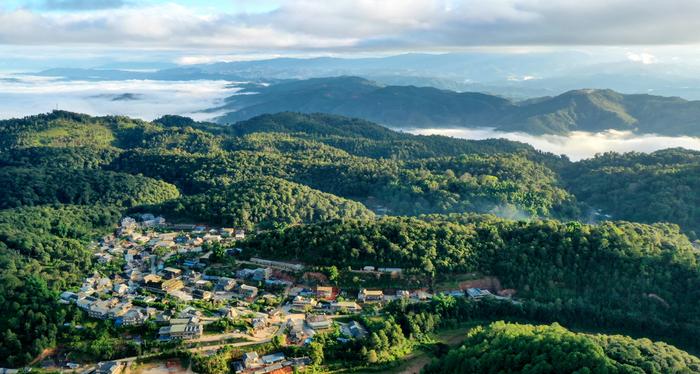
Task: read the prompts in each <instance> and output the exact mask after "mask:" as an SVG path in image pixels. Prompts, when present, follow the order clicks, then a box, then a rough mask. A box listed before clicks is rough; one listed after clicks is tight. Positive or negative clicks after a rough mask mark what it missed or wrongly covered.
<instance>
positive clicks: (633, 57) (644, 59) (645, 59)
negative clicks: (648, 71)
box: [627, 52, 659, 65]
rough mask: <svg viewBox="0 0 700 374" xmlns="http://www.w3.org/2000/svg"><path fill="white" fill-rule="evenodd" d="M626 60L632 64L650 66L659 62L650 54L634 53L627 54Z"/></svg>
mask: <svg viewBox="0 0 700 374" xmlns="http://www.w3.org/2000/svg"><path fill="white" fill-rule="evenodd" d="M627 59H628V60H630V61H632V62H639V63H642V64H644V65H650V64H655V63H657V62H659V60H658V59H657V58H656V56H654V55H652V54H651V53H646V52H642V53H634V52H627Z"/></svg>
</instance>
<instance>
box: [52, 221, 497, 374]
mask: <svg viewBox="0 0 700 374" xmlns="http://www.w3.org/2000/svg"><path fill="white" fill-rule="evenodd" d="M245 238H246V232H245V230H242V229H236V228H226V227H210V226H205V225H195V224H175V223H168V222H166V220H165V219H164V218H163V217H156V216H154V215H152V214H142V215H139V216H137V217H124V218H123V219H122V220H121V224H120V226H119V227H118V228H117V230H116V231H115V232H114V233H113V234H112V235H108V236H105V237H104V238H102V239H101V240H100V241H99V243H96V244H95V245H94V256H95V259H96V261H97V262H98V263H99V264H100V265H101V270H100V271H95V272H94V273H93V274H90V275H89V276H87V277H86V278H85V279H84V281H83V284H82V286H81V287H80V288H79V289H74V290H66V291H65V292H63V293H62V294H61V295H60V298H61V300H60V301H61V302H63V303H66V304H69V303H73V304H75V305H76V306H77V307H78V308H80V309H82V310H83V311H85V312H86V313H87V314H88V315H89V316H90V317H91V318H95V319H101V320H110V321H113V323H114V324H115V326H118V327H130V326H141V325H144V324H146V323H151V322H152V323H156V324H157V326H159V328H158V332H157V336H153V337H142V339H155V340H157V341H159V342H164V343H166V342H201V341H205V342H208V343H213V342H217V341H220V342H225V341H227V340H228V339H232V338H235V339H240V340H243V341H246V340H250V341H257V342H265V341H270V340H271V339H272V338H273V337H275V336H280V335H284V337H285V340H286V342H287V344H293V345H305V344H309V343H310V342H311V341H312V340H313V337H314V335H316V334H317V333H318V332H323V331H328V330H330V329H333V328H338V329H339V331H340V332H341V334H342V336H344V338H342V339H346V340H352V339H362V338H364V337H365V336H366V335H367V330H366V328H365V327H363V326H362V324H361V323H359V322H358V320H354V319H350V320H345V318H343V319H344V322H341V321H340V320H338V321H335V320H336V319H340V318H341V317H348V316H353V315H358V314H359V313H361V312H362V311H363V308H367V307H370V306H371V307H372V308H374V309H373V310H376V308H377V307H381V305H383V304H385V303H387V302H390V301H393V300H396V299H400V298H404V299H407V300H409V301H411V302H422V301H428V300H430V299H431V298H432V295H431V294H430V293H429V292H427V289H426V288H421V289H415V290H394V291H387V290H382V289H365V288H362V289H360V290H359V292H358V293H357V294H354V293H352V294H350V293H349V292H348V291H347V290H343V289H340V288H339V287H337V286H333V285H330V284H319V283H318V279H315V278H311V280H309V278H307V277H305V276H304V275H307V274H317V273H313V272H306V271H307V270H309V271H310V270H313V269H307V268H306V266H305V265H303V264H299V263H290V262H283V261H276V260H272V259H261V258H256V257H252V258H248V259H244V258H242V254H241V252H242V250H241V249H240V248H238V247H237V242H238V241H241V240H244V239H245ZM355 271H356V272H358V273H368V274H375V273H376V274H389V275H390V276H391V277H398V278H400V277H401V276H402V271H403V270H402V269H400V268H382V267H375V266H372V265H367V266H365V267H363V268H362V269H357V270H355ZM443 293H444V294H448V295H451V296H457V297H469V298H472V299H480V298H483V297H486V296H492V297H497V298H500V299H504V297H502V296H498V295H493V294H492V293H491V292H490V291H489V290H487V289H479V288H468V289H466V290H461V289H456V290H451V291H447V292H443ZM279 355H281V353H280V354H279ZM279 355H277V356H275V355H268V356H262V357H258V356H257V353H255V352H249V354H246V355H245V356H244V358H243V360H242V361H241V362H239V363H237V365H236V372H239V373H243V372H256V373H257V372H271V371H270V370H268V369H270V368H276V369H280V368H283V367H287V366H288V367H295V366H299V365H304V363H305V362H306V361H305V359H303V358H295V359H291V360H287V359H285V358H284V356H283V355H282V356H279ZM71 365H72V366H75V365H76V364H71ZM100 367H101V366H98V367H97V369H96V371H97V372H98V374H99V371H100V369H99V368H100ZM109 367H110V368H111V369H110V370H112V369H115V368H118V366H117V367H113V366H109ZM115 370H116V369H115ZM266 370H267V371H266ZM109 374H115V373H114V372H112V371H110V373H109Z"/></svg>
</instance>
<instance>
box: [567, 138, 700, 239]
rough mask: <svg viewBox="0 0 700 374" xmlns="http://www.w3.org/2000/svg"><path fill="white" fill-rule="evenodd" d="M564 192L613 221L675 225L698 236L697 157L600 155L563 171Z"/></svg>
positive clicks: (695, 154)
mask: <svg viewBox="0 0 700 374" xmlns="http://www.w3.org/2000/svg"><path fill="white" fill-rule="evenodd" d="M565 179H566V181H567V185H568V186H569V189H570V190H571V191H572V192H573V193H574V194H575V195H576V196H577V197H578V198H579V199H581V200H583V201H585V202H586V203H588V204H589V205H591V206H592V207H594V208H597V209H600V210H601V211H602V213H603V214H610V215H611V216H612V218H614V219H626V220H632V221H638V222H649V223H651V222H661V221H663V222H674V223H677V224H679V225H681V227H682V228H683V229H684V230H686V232H689V233H690V232H691V231H693V232H694V233H692V234H691V235H692V236H693V237H695V234H696V233H700V209H698V208H699V207H700V194H698V193H697V191H700V154H699V153H698V152H693V151H687V150H682V149H669V150H664V151H658V152H654V153H651V154H644V153H625V154H616V153H605V154H602V155H598V156H597V157H595V158H593V159H590V160H584V161H581V162H579V163H576V164H573V165H571V166H570V167H569V168H568V170H567V171H565Z"/></svg>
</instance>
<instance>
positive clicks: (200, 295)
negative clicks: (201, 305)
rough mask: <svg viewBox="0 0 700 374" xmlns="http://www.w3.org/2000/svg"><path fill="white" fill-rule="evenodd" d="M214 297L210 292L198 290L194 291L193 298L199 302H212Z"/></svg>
mask: <svg viewBox="0 0 700 374" xmlns="http://www.w3.org/2000/svg"><path fill="white" fill-rule="evenodd" d="M212 296H213V295H212V293H211V292H210V291H205V290H201V289H198V288H196V289H194V290H192V297H193V298H195V299H197V300H211V298H212Z"/></svg>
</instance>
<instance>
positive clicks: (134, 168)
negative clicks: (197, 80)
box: [0, 111, 700, 371]
mask: <svg viewBox="0 0 700 374" xmlns="http://www.w3.org/2000/svg"><path fill="white" fill-rule="evenodd" d="M699 163H700V154H699V153H697V152H692V151H687V150H683V149H671V150H665V151H658V152H654V153H651V154H641V153H628V154H612V153H608V154H603V155H599V156H597V157H595V158H593V159H590V160H584V161H580V162H571V161H570V160H568V159H567V158H565V157H562V156H557V155H553V154H548V153H543V152H539V151H537V150H535V149H534V148H532V147H531V146H529V145H526V144H522V143H517V142H512V141H507V140H483V141H470V140H460V139H453V138H448V137H440V136H415V135H409V134H404V133H400V132H395V131H392V130H389V129H387V128H384V127H382V126H379V125H377V124H374V123H371V122H367V121H364V120H358V119H352V118H345V117H339V116H334V115H327V114H298V113H280V114H275V115H263V116H260V117H255V118H252V119H250V120H247V121H244V122H240V123H237V124H233V125H230V126H226V125H218V124H213V123H207V122H196V121H193V120H191V119H188V118H184V117H178V116H165V117H163V118H160V119H158V120H155V121H152V122H148V121H142V120H136V119H130V118H127V117H122V116H108V117H92V116H88V115H83V114H76V113H70V112H63V111H54V112H52V113H49V114H43V115H37V116H31V117H27V118H23V119H12V120H4V121H0V185H2V186H3V187H4V191H3V192H4V193H3V194H2V196H0V278H2V281H0V313H2V314H3V315H5V316H9V317H8V318H5V319H2V320H0V331H1V332H2V334H3V337H4V339H2V340H1V341H0V366H3V367H18V366H22V365H24V364H26V363H28V362H30V361H31V360H32V359H33V358H34V357H36V356H37V355H38V354H39V353H40V352H42V351H43V350H44V349H46V348H50V347H53V346H55V345H56V344H58V343H60V342H61V339H62V336H63V335H62V326H63V324H64V323H66V322H71V321H72V318H73V317H74V315H75V313H74V311H73V310H71V307H70V306H66V305H61V304H59V303H58V301H57V297H58V291H59V290H65V289H68V288H70V287H74V286H76V285H77V284H78V283H79V280H80V279H81V278H82V276H83V275H84V274H86V273H87V272H89V271H91V270H94V269H95V268H96V265H95V264H94V263H93V261H92V256H91V251H90V249H89V246H90V243H91V242H92V241H94V240H95V239H97V238H98V237H99V236H101V235H104V234H105V233H107V232H110V231H112V230H113V229H114V227H115V225H116V223H117V222H118V221H119V219H120V218H121V217H122V216H123V215H125V214H131V213H135V212H152V213H158V214H162V215H164V216H165V217H166V218H167V219H168V220H171V221H181V222H185V221H186V222H192V221H196V222H197V223H200V222H201V223H209V224H212V225H220V226H227V227H244V228H247V229H251V230H252V229H256V230H258V229H259V230H261V233H260V234H258V235H251V238H250V239H248V240H247V241H245V242H244V243H243V244H242V245H241V247H242V248H243V249H244V253H245V254H251V255H252V254H255V255H260V256H265V257H271V258H277V259H290V260H299V261H302V262H305V263H308V264H309V265H312V266H319V267H325V266H337V267H338V268H341V269H347V267H352V268H357V267H362V266H366V265H371V266H391V267H401V268H404V269H405V271H406V272H407V273H408V274H410V275H411V276H413V277H416V278H417V279H420V280H421V281H425V282H427V284H428V285H430V284H433V283H435V282H440V281H444V280H446V279H449V278H451V277H455V276H457V275H459V274H465V273H478V274H485V275H492V276H496V277H498V278H499V279H500V281H501V282H502V283H503V286H504V287H505V288H512V289H515V290H517V295H518V297H522V298H524V299H526V300H528V302H527V303H525V304H524V305H523V306H522V307H519V308H515V309H512V308H514V307H512V306H510V307H506V306H502V305H500V306H493V307H492V309H488V308H489V305H486V303H484V304H482V306H481V307H479V308H482V309H483V308H487V309H484V310H482V311H480V312H478V313H487V312H488V313H491V315H503V316H516V317H518V318H522V319H526V320H531V321H537V322H541V323H551V322H557V321H559V322H561V323H573V322H576V321H585V322H587V323H588V324H590V325H593V326H599V327H605V328H610V329H615V328H624V329H625V330H635V329H638V327H635V326H644V327H645V328H646V329H647V330H648V331H649V334H650V335H653V336H654V337H655V338H659V339H661V340H664V341H666V340H668V341H671V340H672V341H673V343H674V344H682V345H683V346H684V347H691V348H700V341H698V336H700V331H698V328H696V327H694V326H696V325H698V322H700V321H698V317H697V315H696V314H697V313H696V311H697V310H698V309H699V308H700V304H699V301H698V300H700V297H699V296H700V294H698V292H700V291H698V290H699V289H700V273H699V269H698V262H697V260H698V259H697V257H698V254H697V250H696V248H695V247H694V245H695V243H694V242H693V241H694V240H695V239H696V234H695V232H697V230H699V229H700V215H699V214H700V213H698V212H696V211H695V210H696V207H697V206H698V201H697V199H698V197H697V196H696V194H695V193H694V191H696V190H697V189H698V188H697V187H698V186H697V182H696V180H700V179H699V178H700V177H698V176H700V167H699V166H698V165H700V164H699ZM436 305H442V307H438V306H436V308H438V309H430V310H408V309H402V310H403V311H405V312H406V313H403V314H402V313H397V314H396V315H395V316H394V318H393V319H392V320H391V321H387V322H386V324H382V325H381V326H379V325H377V326H372V327H373V330H376V331H377V334H378V336H379V335H380V334H379V331H383V334H384V335H385V336H386V337H387V339H388V341H385V339H383V338H379V340H378V341H374V342H372V343H371V344H370V345H369V346H368V347H369V349H366V352H367V353H366V356H367V357H369V356H372V357H373V360H375V361H376V362H382V361H389V360H390V359H391V358H395V357H399V356H400V355H401V354H403V353H405V351H406V350H408V347H409V346H410V344H412V343H411V340H410V339H412V338H413V335H415V334H414V333H417V331H423V330H425V331H432V330H433V328H434V327H435V326H437V325H439V324H440V323H446V322H445V321H448V320H456V319H467V318H469V316H471V315H474V313H476V314H478V313H477V311H474V310H472V309H470V308H474V307H473V306H469V305H462V304H456V306H454V307H450V308H456V309H454V314H453V315H450V314H449V313H447V312H445V313H442V312H444V311H451V310H453V309H449V308H448V307H446V306H445V305H443V304H436ZM433 306H435V305H431V306H429V307H430V308H433ZM462 307H463V308H462ZM397 308H399V307H398V306H397ZM401 308H409V307H408V306H401ZM426 308H427V307H426ZM440 308H442V309H440ZM509 308H510V309H509ZM397 310H398V309H397ZM411 313H413V314H411ZM421 313H424V314H421ZM450 313H451V312H450ZM470 313H472V314H470ZM499 313H501V314H499ZM428 314H430V315H437V316H439V320H440V321H443V322H436V320H435V319H434V318H433V317H430V318H428V317H426V316H427V315H428ZM400 315H411V316H413V317H410V318H412V319H411V320H407V319H405V318H404V317H400ZM416 315H420V316H421V317H415V316H416ZM406 318H408V317H406ZM428 320H432V322H431V323H428V322H426V321H428ZM368 323H369V322H368ZM433 325H435V326H433ZM399 326H400V327H399ZM421 326H422V327H421ZM567 326H568V325H567ZM507 328H508V329H515V330H521V328H519V327H511V326H508V327H507ZM552 328H553V329H554V330H556V331H554V332H552V334H553V335H562V336H566V339H571V341H572V342H579V341H580V342H588V343H585V344H583V343H581V344H583V348H586V349H589V348H590V349H592V350H593V351H592V352H594V353H595V355H594V356H595V357H594V358H595V359H596V360H597V359H599V358H600V357H602V358H603V359H602V361H600V363H605V365H608V364H610V365H613V366H614V365H616V363H622V361H620V360H621V359H619V360H618V359H617V358H616V357H613V356H614V355H613V354H612V353H610V354H608V353H606V352H607V351H606V349H608V350H613V348H608V347H613V346H615V344H621V343H615V342H610V343H605V342H604V341H602V340H600V338H595V337H589V336H578V335H575V334H574V335H570V334H573V333H568V332H564V331H563V330H561V328H557V327H552ZM522 329H526V328H522ZM399 330H400V331H399ZM496 330H498V329H497V328H495V327H493V328H488V329H485V330H484V331H485V332H481V333H479V334H475V335H473V336H474V337H473V336H470V337H469V339H472V338H473V339H482V340H485V339H487V338H488V335H487V334H489V333H492V334H501V333H502V332H499V331H496ZM635 331H636V330H635ZM522 334H523V335H527V336H529V335H528V334H530V335H531V334H535V335H547V334H548V333H547V332H546V331H542V332H540V331H539V330H537V331H534V330H533V331H532V332H527V333H525V332H523V333H522ZM64 335H65V334H64ZM477 335H478V336H477ZM506 335H510V333H507V334H506ZM523 339H525V337H523ZM562 339H563V338H562ZM475 341H476V340H475ZM328 344H329V346H330V345H331V343H328ZM572 344H573V343H572ZM635 344H640V348H638V349H640V350H642V346H645V344H646V343H644V344H643V343H630V344H629V345H630V347H634V346H636V345H635ZM591 347H592V348H591ZM595 347H598V348H595ZM654 347H656V346H654ZM365 348H367V347H365ZM583 348H582V349H583ZM657 348H658V347H657ZM657 348H655V349H657ZM329 349H330V348H329ZM339 349H340V348H339ZM358 349H359V347H358ZM630 349H631V348H630ZM658 349H661V348H658ZM370 352H374V353H370ZM600 352H603V354H602V356H600V355H599V353H600ZM337 354H338V355H339V356H342V355H344V354H346V355H349V353H347V352H346V353H343V352H342V351H341V350H339V351H338V352H337ZM581 354H582V355H584V354H585V355H588V354H590V352H589V351H585V352H583V353H581ZM625 354H627V353H625ZM629 354H630V355H633V353H629ZM453 355H454V356H455V358H454V359H455V360H459V357H460V355H459V350H458V351H457V352H456V353H450V357H452V356H453ZM611 355H612V356H611ZM470 357H471V356H470ZM606 357H607V358H606ZM674 357H676V356H674ZM640 360H641V359H640ZM595 362H596V363H598V361H595ZM624 363H626V364H629V365H639V366H640V367H644V365H645V364H644V362H642V361H639V362H637V361H634V362H633V363H629V362H626V361H625V362H624ZM691 364H692V363H691V362H687V365H688V366H690V365H691ZM431 367H432V366H431ZM431 370H432V369H431ZM434 370H440V369H439V367H435V369H434ZM644 370H646V369H644ZM661 371H663V370H661Z"/></svg>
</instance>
